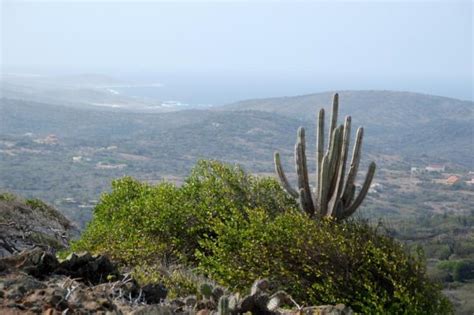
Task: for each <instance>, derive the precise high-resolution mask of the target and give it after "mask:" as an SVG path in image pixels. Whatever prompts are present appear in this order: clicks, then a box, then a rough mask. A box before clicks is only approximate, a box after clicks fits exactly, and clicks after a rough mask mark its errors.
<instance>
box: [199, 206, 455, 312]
mask: <svg viewBox="0 0 474 315" xmlns="http://www.w3.org/2000/svg"><path fill="white" fill-rule="evenodd" d="M245 217H246V216H243V215H242V214H241V213H234V216H233V218H234V220H233V221H232V222H217V223H215V225H214V228H215V231H216V234H217V241H216V240H213V239H208V240H204V241H202V243H203V247H204V248H205V249H206V250H207V254H206V253H200V254H198V257H199V260H200V269H201V270H202V271H203V272H205V273H207V274H209V276H211V278H213V279H215V280H216V281H218V282H220V283H222V284H223V285H226V286H229V287H231V288H234V289H237V290H243V289H244V288H247V287H248V286H249V285H250V284H251V283H252V281H253V280H254V279H256V278H261V277H266V278H269V279H271V280H272V281H273V283H275V284H276V285H277V286H278V288H279V289H285V290H287V291H288V292H290V293H291V294H292V295H293V297H294V298H295V299H296V300H298V301H302V302H304V303H305V304H306V305H320V304H337V303H344V304H347V305H350V306H351V307H352V308H353V309H354V310H356V311H358V312H362V313H407V314H420V313H424V314H445V313H449V311H450V304H449V302H448V301H447V299H446V298H444V297H443V296H442V295H441V293H440V290H439V287H438V286H437V285H435V284H433V283H432V282H430V281H429V280H428V279H427V277H426V275H425V267H424V266H425V265H424V260H423V259H422V258H421V257H413V256H410V255H408V254H407V253H406V252H405V250H404V249H403V247H402V246H401V245H400V244H399V243H397V242H396V241H394V240H393V239H391V238H389V237H386V236H383V235H380V234H379V233H378V232H377V231H376V230H375V229H374V228H372V227H370V226H369V225H367V224H366V223H364V222H360V221H359V222H358V221H354V222H347V223H342V224H338V223H335V222H332V221H329V220H319V221H314V220H309V219H308V218H307V217H306V216H305V215H303V214H301V213H299V212H291V211H289V212H286V213H283V214H280V215H278V216H277V217H276V218H275V219H271V218H270V217H269V216H268V214H267V213H266V212H265V211H261V210H249V211H248V212H247V217H248V219H246V218H245Z"/></svg>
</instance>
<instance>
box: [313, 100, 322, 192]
mask: <svg viewBox="0 0 474 315" xmlns="http://www.w3.org/2000/svg"><path fill="white" fill-rule="evenodd" d="M316 134H317V135H318V140H317V141H318V143H317V147H316V150H317V153H316V154H317V159H316V161H317V164H316V191H317V192H319V188H318V187H319V185H321V164H322V163H323V157H324V108H321V110H320V111H319V115H318V130H317V131H316ZM315 195H316V198H315V201H316V200H318V199H319V193H316V194H315Z"/></svg>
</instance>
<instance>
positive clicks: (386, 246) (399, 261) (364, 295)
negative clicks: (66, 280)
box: [72, 161, 451, 314]
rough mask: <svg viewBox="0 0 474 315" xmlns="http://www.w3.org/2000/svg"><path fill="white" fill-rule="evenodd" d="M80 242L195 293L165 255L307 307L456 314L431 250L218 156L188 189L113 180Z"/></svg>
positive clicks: (230, 283)
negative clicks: (310, 212)
mask: <svg viewBox="0 0 474 315" xmlns="http://www.w3.org/2000/svg"><path fill="white" fill-rule="evenodd" d="M72 249H73V250H76V251H78V250H89V251H92V252H94V253H107V254H108V255H110V256H112V257H113V258H114V259H118V260H119V261H121V262H122V263H123V264H124V265H126V266H130V267H135V270H136V272H137V273H138V274H139V275H141V276H142V279H143V280H144V281H145V280H155V281H161V282H162V281H163V280H166V277H167V278H168V279H174V278H176V277H178V278H181V279H182V280H183V281H182V282H183V284H182V285H181V288H182V289H183V290H184V292H189V293H191V292H192V291H194V290H195V289H196V288H195V285H193V284H192V283H189V281H187V280H186V277H183V276H182V275H183V273H179V272H178V273H177V274H175V275H173V274H171V275H170V274H168V275H166V274H165V273H163V272H160V271H159V270H158V271H157V269H156V267H155V266H157V262H163V265H165V266H169V265H183V266H186V268H187V269H192V268H197V271H199V272H200V273H201V274H203V275H205V276H209V277H210V278H211V279H213V280H215V281H216V282H217V283H218V284H220V285H224V286H226V287H228V288H231V289H233V290H246V288H248V287H249V286H250V285H251V284H252V282H253V281H254V280H255V279H257V278H268V279H270V280H271V282H272V283H275V285H276V286H277V287H278V289H282V290H285V291H286V292H288V293H289V294H290V295H292V296H293V297H294V298H295V299H297V300H299V301H301V302H303V303H305V304H306V305H319V304H328V303H330V304H336V303H344V304H346V305H349V306H351V307H352V308H353V309H354V310H355V311H358V312H362V313H387V312H388V313H409V314H419V313H430V314H446V313H450V312H451V305H450V303H449V302H448V300H447V299H446V298H445V297H444V296H443V295H442V294H441V291H440V288H439V287H438V286H437V285H436V284H434V283H433V282H431V281H430V280H429V279H428V277H427V276H426V272H425V262H424V258H423V255H413V254H409V253H408V252H407V251H406V250H405V249H404V247H403V246H402V245H401V244H399V243H398V242H396V241H394V240H393V239H392V238H391V237H389V236H386V235H384V234H383V233H382V232H381V231H380V230H378V229H376V228H374V227H371V226H370V225H369V224H368V223H367V222H365V221H360V220H353V221H348V222H335V221H334V220H332V219H319V218H310V217H309V216H307V215H306V214H304V213H302V212H301V211H300V210H299V208H298V205H297V204H296V202H295V201H294V200H293V199H292V198H291V197H289V196H288V195H287V194H286V193H285V192H284V191H283V190H282V189H281V188H280V186H279V184H278V183H277V182H276V181H275V180H273V179H270V178H258V177H255V176H252V175H248V174H246V173H245V172H244V171H243V170H242V169H241V168H239V167H236V166H231V165H225V164H221V163H219V162H215V161H201V162H199V163H198V165H197V166H196V167H195V168H194V169H193V171H192V172H191V174H190V176H189V177H188V178H187V179H186V180H185V183H184V184H183V185H182V186H181V187H176V186H174V185H172V184H169V183H160V184H158V185H149V184H146V183H141V182H138V181H136V180H134V179H132V178H130V177H126V178H122V179H119V180H116V181H114V182H113V184H112V191H111V192H110V193H107V194H104V195H103V196H102V198H101V200H100V202H99V204H98V205H97V207H96V208H95V210H94V219H93V220H92V221H91V223H90V224H89V226H88V227H87V229H86V231H85V232H84V233H83V235H82V238H81V239H80V240H78V241H77V242H75V243H74V244H73V246H72ZM180 274H181V276H179V275H180ZM163 275H165V276H163ZM173 281H174V280H173ZM178 282H179V281H178ZM175 290H176V294H179V292H181V291H179V288H178V287H177V288H176V289H175Z"/></svg>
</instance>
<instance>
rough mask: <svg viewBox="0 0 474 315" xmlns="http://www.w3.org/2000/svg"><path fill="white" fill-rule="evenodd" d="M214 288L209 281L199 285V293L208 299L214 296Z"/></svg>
mask: <svg viewBox="0 0 474 315" xmlns="http://www.w3.org/2000/svg"><path fill="white" fill-rule="evenodd" d="M213 290H214V287H213V286H212V285H211V284H209V283H202V284H201V285H200V287H199V293H201V295H202V296H203V297H204V298H206V299H208V300H209V299H210V298H211V297H212V291H213Z"/></svg>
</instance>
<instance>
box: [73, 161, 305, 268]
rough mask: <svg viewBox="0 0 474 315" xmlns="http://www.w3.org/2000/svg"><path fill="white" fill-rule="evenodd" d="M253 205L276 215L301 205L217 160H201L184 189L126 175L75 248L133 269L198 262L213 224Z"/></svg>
mask: <svg viewBox="0 0 474 315" xmlns="http://www.w3.org/2000/svg"><path fill="white" fill-rule="evenodd" d="M247 207H260V208H263V209H266V211H268V212H269V213H276V212H283V211H285V209H291V208H295V209H296V207H297V205H296V204H295V203H294V201H293V200H292V199H291V198H289V197H288V196H287V195H286V193H285V192H283V191H282V190H281V189H280V187H279V185H278V183H277V182H276V181H275V180H273V179H268V178H257V177H255V176H251V175H248V174H246V173H245V172H244V171H243V170H242V169H241V168H240V167H237V166H231V165H225V164H222V163H219V162H215V161H200V162H199V163H198V164H197V165H196V167H195V168H194V169H193V170H192V172H191V175H190V176H189V177H188V178H187V179H186V181H185V183H184V185H183V186H182V187H175V186H174V185H171V184H169V183H161V184H158V185H156V186H152V185H149V184H146V183H140V182H139V181H137V180H134V179H132V178H130V177H125V178H122V179H119V180H115V181H113V182H112V191H111V192H110V193H107V194H104V195H103V196H102V197H101V200H100V202H99V204H98V205H97V206H96V207H95V209H94V217H93V220H92V221H91V223H90V224H89V225H88V226H87V228H86V230H85V231H84V233H83V235H82V237H81V239H80V240H79V241H77V242H75V243H73V245H72V250H76V251H78V250H89V251H92V252H95V253H106V254H108V255H110V256H111V257H113V258H114V259H117V260H120V261H122V262H123V263H125V264H130V265H133V264H136V263H142V262H144V261H145V262H147V261H148V262H155V261H156V260H158V261H161V260H166V261H171V262H180V263H188V262H193V261H194V252H195V250H196V249H198V247H199V246H200V245H199V240H200V239H201V238H203V237H212V234H213V233H214V231H213V230H212V229H211V225H210V222H211V221H212V220H213V219H215V218H220V219H222V220H224V219H226V218H230V214H231V210H237V211H242V212H243V211H244V209H245V208H247Z"/></svg>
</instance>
